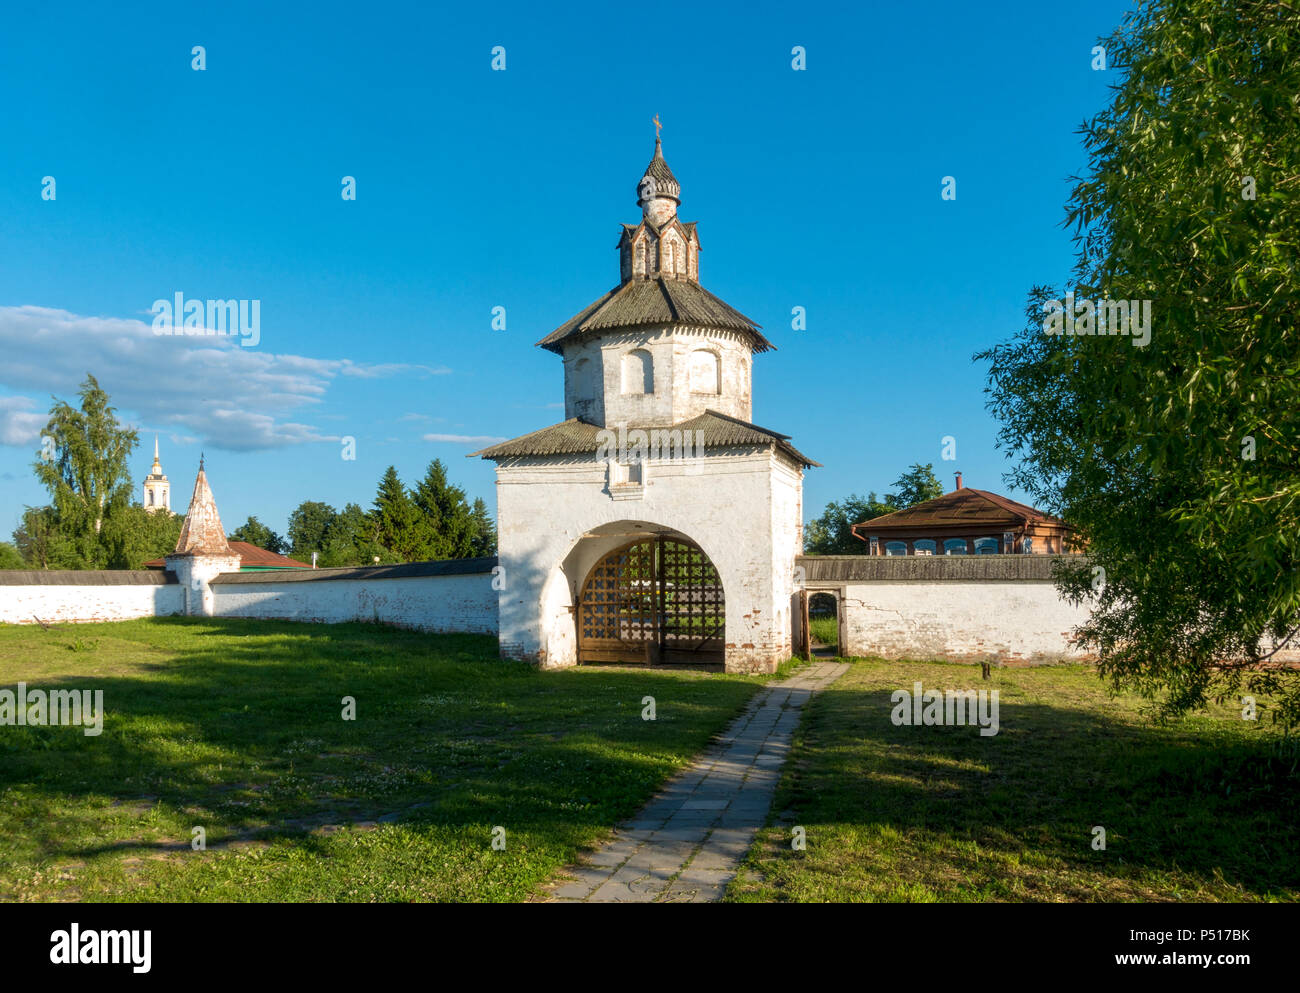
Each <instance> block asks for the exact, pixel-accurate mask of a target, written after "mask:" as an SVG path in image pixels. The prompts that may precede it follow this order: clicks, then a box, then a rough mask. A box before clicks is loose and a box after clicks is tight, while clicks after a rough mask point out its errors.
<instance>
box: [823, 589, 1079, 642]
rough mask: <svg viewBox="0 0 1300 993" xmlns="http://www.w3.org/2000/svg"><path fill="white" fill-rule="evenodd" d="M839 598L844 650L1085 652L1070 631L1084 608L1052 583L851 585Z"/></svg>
mask: <svg viewBox="0 0 1300 993" xmlns="http://www.w3.org/2000/svg"><path fill="white" fill-rule="evenodd" d="M842 603H843V605H844V607H843V609H844V620H843V623H842V625H841V630H842V632H843V633H842V635H841V637H842V638H843V639H844V647H843V648H842V649H841V652H842V653H843V654H847V655H859V656H869V655H878V656H880V657H882V658H887V659H900V658H906V659H918V660H924V659H947V660H953V661H961V660H971V661H984V660H990V661H998V662H1051V661H1061V660H1066V659H1080V658H1083V657H1084V655H1083V653H1082V652H1080V651H1079V650H1078V649H1076V648H1075V647H1074V646H1073V645H1072V644H1071V641H1070V632H1071V631H1072V630H1073V629H1074V628H1075V627H1076V626H1077V625H1079V624H1081V623H1083V621H1084V620H1086V619H1087V616H1088V609H1087V607H1086V606H1077V607H1076V606H1073V605H1071V604H1070V603H1068V602H1067V601H1065V600H1062V599H1061V598H1060V596H1059V595H1058V594H1057V591H1056V587H1055V586H1054V585H1053V584H1052V583H1050V582H1042V581H1026V580H1011V581H1007V582H983V581H955V582H948V581H940V582H914V581H884V582H873V583H862V584H855V583H848V584H846V585H845V586H844V592H843V600H842Z"/></svg>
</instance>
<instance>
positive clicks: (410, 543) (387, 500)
mask: <svg viewBox="0 0 1300 993" xmlns="http://www.w3.org/2000/svg"><path fill="white" fill-rule="evenodd" d="M371 514H372V517H373V521H374V525H375V537H376V540H377V541H378V543H379V545H380V546H381V547H382V548H383V549H384V551H383V552H381V553H380V557H381V560H384V561H391V562H415V561H419V559H420V557H421V556H422V555H424V554H427V552H428V550H429V549H430V548H431V547H432V546H433V543H434V531H433V528H432V527H431V525H430V523H429V521H428V519H427V518H426V517H425V515H424V513H423V512H422V511H421V510H420V508H419V507H418V506H417V505H416V503H415V501H414V500H413V499H412V498H411V494H410V493H409V492H407V489H406V487H405V486H404V485H403V484H402V480H401V479H400V478H399V477H398V475H397V468H396V467H395V466H391V465H390V466H389V467H388V469H387V471H386V472H385V473H384V476H383V478H382V479H381V480H380V481H379V491H378V493H376V494H375V504H374V508H373V509H372V511H371Z"/></svg>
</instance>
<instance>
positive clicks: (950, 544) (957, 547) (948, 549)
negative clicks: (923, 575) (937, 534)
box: [943, 538, 966, 555]
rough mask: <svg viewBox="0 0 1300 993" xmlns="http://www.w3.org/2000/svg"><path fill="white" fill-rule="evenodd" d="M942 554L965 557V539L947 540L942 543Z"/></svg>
mask: <svg viewBox="0 0 1300 993" xmlns="http://www.w3.org/2000/svg"><path fill="white" fill-rule="evenodd" d="M943 554H944V555H965V554H966V539H965V538H949V539H947V540H946V541H944V543H943Z"/></svg>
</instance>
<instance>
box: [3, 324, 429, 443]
mask: <svg viewBox="0 0 1300 993" xmlns="http://www.w3.org/2000/svg"><path fill="white" fill-rule="evenodd" d="M0 355H4V363H3V365H0V385H3V386H5V387H7V388H9V389H11V390H13V391H15V392H29V393H35V394H39V395H40V400H39V402H38V401H37V400H36V399H33V398H32V397H29V396H10V397H4V398H0V444H5V445H29V444H32V443H33V442H35V441H36V440H37V438H38V436H39V433H40V429H41V428H42V427H43V426H44V424H45V421H46V417H47V415H46V414H45V413H44V411H45V410H47V409H48V407H49V400H48V398H49V396H50V395H55V396H58V397H60V398H62V399H66V400H68V401H69V402H73V401H74V398H75V395H76V391H77V387H78V386H79V385H80V384H81V382H82V380H83V379H85V376H86V373H87V371H89V372H91V373H93V374H94V375H95V377H96V378H97V379H98V380H99V383H100V385H101V386H103V387H104V389H105V390H107V391H108V394H109V396H111V397H112V399H113V404H114V405H115V406H116V407H118V408H119V409H120V410H122V411H123V412H126V411H130V412H133V413H135V414H136V415H138V416H139V418H140V419H141V420H142V421H143V422H146V423H149V424H152V425H159V426H164V427H167V428H170V429H173V430H178V431H179V430H183V431H184V432H185V433H187V434H193V435H196V436H197V437H199V438H200V439H201V440H202V441H203V442H204V443H205V444H209V445H214V446H216V447H219V448H225V449H231V450H235V451H254V450H258V449H268V448H279V447H281V446H285V445H298V444H303V443H305V442H313V441H336V440H338V436H337V435H331V434H326V433H323V432H322V431H321V430H320V429H318V428H317V427H315V426H313V425H312V424H310V423H308V418H304V417H303V416H302V415H303V414H304V413H306V412H308V411H310V410H312V409H313V408H315V407H317V406H318V405H319V404H320V403H321V401H322V400H323V399H324V397H325V395H326V393H327V392H328V390H329V388H330V384H331V383H332V382H333V381H335V380H336V379H337V378H338V377H340V376H348V377H355V378H361V379H378V378H381V377H385V376H397V375H410V374H416V375H422V376H424V375H442V374H445V373H447V372H448V371H449V370H447V369H444V368H437V367H433V366H425V365H412V364H406V363H384V364H378V365H364V364H359V363H355V362H352V361H350V360H348V359H319V358H312V357H309V356H305V355H289V354H276V353H273V352H269V351H264V350H262V349H250V348H243V347H241V346H240V344H239V338H238V337H237V336H236V337H223V336H220V335H210V336H209V335H202V336H199V335H195V336H188V335H156V334H154V332H153V329H152V327H151V326H150V325H149V324H147V323H145V322H144V321H140V320H135V319H129V318H108V317H86V316H82V315H78V314H73V313H69V312H68V311H66V310H53V309H49V308H45V307H33V306H25V307H0ZM322 419H324V417H323V415H322Z"/></svg>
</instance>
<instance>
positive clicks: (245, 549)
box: [144, 541, 311, 569]
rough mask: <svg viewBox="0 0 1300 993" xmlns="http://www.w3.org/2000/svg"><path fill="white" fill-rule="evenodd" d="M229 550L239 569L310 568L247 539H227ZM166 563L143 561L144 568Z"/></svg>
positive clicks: (157, 567)
mask: <svg viewBox="0 0 1300 993" xmlns="http://www.w3.org/2000/svg"><path fill="white" fill-rule="evenodd" d="M227 544H228V545H230V550H231V551H232V552H234V553H235V554H236V555H238V556H239V568H241V569H310V568H311V563H309V562H299V561H298V560H297V559H291V558H289V557H287V556H285V555H278V554H276V553H275V552H269V551H267V550H266V549H265V548H258V547H257V546H256V545H253V544H250V543H248V542H247V541H229V542H227ZM166 564H167V560H166V559H150V560H149V561H148V562H146V563H144V567H145V568H146V569H161V568H163V566H165V565H166Z"/></svg>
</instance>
